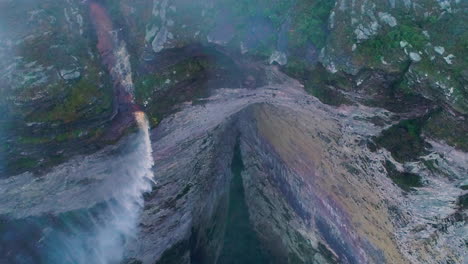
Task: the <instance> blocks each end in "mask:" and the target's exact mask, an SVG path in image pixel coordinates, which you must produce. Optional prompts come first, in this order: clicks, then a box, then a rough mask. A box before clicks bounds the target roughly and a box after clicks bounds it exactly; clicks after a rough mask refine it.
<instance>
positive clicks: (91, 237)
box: [39, 112, 153, 264]
mask: <svg viewBox="0 0 468 264" xmlns="http://www.w3.org/2000/svg"><path fill="white" fill-rule="evenodd" d="M135 118H136V120H137V123H138V126H139V129H138V132H137V133H136V134H135V135H131V136H129V138H128V140H126V142H124V144H122V146H119V147H118V149H117V151H116V153H115V154H114V155H110V156H108V157H107V158H106V159H104V160H102V161H100V162H99V163H98V164H93V166H91V167H87V168H83V169H84V170H86V173H97V174H98V175H99V176H97V177H96V176H95V175H94V178H100V179H102V178H104V180H103V181H102V182H101V183H99V185H98V187H97V188H91V189H90V190H89V192H90V193H89V194H84V195H90V196H92V195H93V193H92V192H99V193H101V194H102V195H105V196H106V197H108V198H107V199H106V200H105V202H103V203H102V202H101V203H100V204H97V205H95V206H94V207H93V208H90V209H88V210H82V209H80V210H78V211H75V212H72V213H64V214H61V215H59V219H58V221H57V220H55V222H58V224H57V223H54V224H52V225H46V227H45V228H43V230H44V231H43V234H44V235H43V237H42V238H41V241H40V243H39V245H40V247H42V252H41V253H40V254H41V255H43V256H44V257H43V258H42V259H43V260H44V262H45V263H51V264H59V263H76V264H87V263H93V264H111V263H120V261H121V260H122V257H123V250H124V247H125V243H126V242H127V241H129V240H130V239H131V238H133V237H134V236H135V234H136V232H137V230H136V229H137V224H138V216H139V214H140V212H141V209H142V207H143V202H144V200H143V194H144V193H145V192H148V191H150V190H151V187H152V181H153V174H152V166H153V158H152V150H151V142H150V136H149V126H148V122H147V120H146V117H145V115H144V113H142V112H136V113H135ZM87 165H89V164H87ZM103 174H105V175H103ZM69 191H72V190H69Z"/></svg>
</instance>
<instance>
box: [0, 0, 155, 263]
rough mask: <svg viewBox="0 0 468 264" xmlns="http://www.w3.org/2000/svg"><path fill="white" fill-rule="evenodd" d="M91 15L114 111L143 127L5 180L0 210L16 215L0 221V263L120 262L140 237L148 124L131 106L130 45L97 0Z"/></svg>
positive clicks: (0, 184)
mask: <svg viewBox="0 0 468 264" xmlns="http://www.w3.org/2000/svg"><path fill="white" fill-rule="evenodd" d="M90 13H91V16H92V18H93V19H94V24H95V28H96V32H97V35H98V45H97V48H98V51H99V53H100V54H101V58H102V61H103V64H104V65H105V66H107V68H108V70H109V72H110V74H111V76H112V79H113V82H114V92H115V97H116V100H115V103H116V105H117V107H116V111H118V113H119V115H120V117H122V116H124V118H123V120H127V121H128V120H131V122H133V123H136V125H137V127H138V131H137V133H135V134H132V135H129V136H126V137H125V138H124V139H122V140H121V141H120V143H118V144H117V145H115V146H109V147H107V148H105V149H104V150H102V151H100V152H98V153H96V154H93V155H90V156H87V157H81V158H77V159H74V160H72V161H70V162H67V163H66V164H62V165H60V166H58V167H57V168H55V169H54V170H52V171H51V172H50V173H48V174H47V175H45V176H43V177H41V178H35V177H33V176H32V175H30V174H27V173H26V174H23V175H19V176H16V177H12V178H9V179H6V180H0V203H1V204H2V207H0V215H9V216H11V217H12V219H10V220H9V221H7V224H5V225H3V226H2V225H0V256H5V259H0V262H1V263H3V262H2V261H6V262H7V263H27V264H29V263H47V264H63V263H73V264H114V263H120V262H121V261H122V259H123V257H124V256H123V251H124V248H125V245H126V243H128V242H129V241H130V240H131V239H132V238H133V237H134V236H135V234H136V231H137V230H136V229H137V224H138V217H139V214H140V212H141V209H142V207H143V202H144V200H143V194H144V193H145V192H148V191H150V190H151V188H152V184H153V174H152V167H153V158H152V149H151V142H150V135H149V125H148V121H147V118H146V116H145V114H144V113H143V112H141V111H139V110H138V107H137V106H136V105H135V104H134V99H133V82H132V76H131V66H130V60H129V54H128V52H127V50H126V48H125V43H124V42H123V41H122V40H119V37H118V33H117V32H116V31H114V30H113V28H112V23H111V20H110V18H109V17H108V15H107V13H106V11H105V9H104V8H103V7H102V6H101V5H100V4H99V3H97V2H92V1H91V2H90ZM121 120H122V119H116V122H121ZM0 220H2V219H0ZM2 230H3V231H5V232H3V231H2Z"/></svg>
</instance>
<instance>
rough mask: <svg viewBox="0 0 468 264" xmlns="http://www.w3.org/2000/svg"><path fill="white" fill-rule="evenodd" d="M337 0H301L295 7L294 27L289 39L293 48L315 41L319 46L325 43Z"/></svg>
mask: <svg viewBox="0 0 468 264" xmlns="http://www.w3.org/2000/svg"><path fill="white" fill-rule="evenodd" d="M334 4H335V2H334V1H329V0H314V1H310V0H300V1H297V3H296V6H295V7H294V16H293V29H292V30H291V31H290V33H289V34H290V36H289V39H290V41H291V44H292V46H293V48H301V47H304V46H305V45H306V44H307V43H309V42H310V43H313V44H314V45H315V46H316V47H317V48H322V47H323V46H324V45H325V40H326V36H327V31H326V25H327V21H328V17H329V16H330V13H331V10H332V9H333V7H334Z"/></svg>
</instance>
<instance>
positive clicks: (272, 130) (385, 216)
mask: <svg viewBox="0 0 468 264" xmlns="http://www.w3.org/2000/svg"><path fill="white" fill-rule="evenodd" d="M280 79H281V78H280ZM376 110H377V109H369V108H362V107H345V108H339V109H336V108H335V109H334V108H331V107H327V106H325V105H322V104H320V103H319V102H318V101H317V100H316V99H315V98H313V97H308V96H306V95H305V94H304V93H303V92H302V91H301V88H300V87H299V85H298V84H297V83H295V82H291V81H285V82H284V83H282V84H280V85H270V86H266V87H264V88H259V89H256V90H250V91H249V90H244V89H240V90H232V89H224V90H220V91H219V92H218V93H217V94H216V95H214V96H213V97H211V98H209V99H208V100H207V101H206V104H205V105H203V106H186V107H185V109H183V110H182V111H181V112H179V113H178V114H176V115H174V116H173V117H171V118H169V119H166V120H165V121H163V122H162V123H161V124H160V126H159V127H158V128H157V129H156V130H155V131H154V133H153V137H152V141H153V142H154V143H153V150H154V159H155V162H156V167H155V171H154V173H155V177H156V179H157V181H158V183H157V185H156V187H155V189H154V190H153V191H152V192H151V193H150V194H148V196H147V197H146V204H145V210H144V211H143V214H142V222H141V231H140V233H139V236H138V238H137V239H136V241H134V242H132V243H130V246H129V249H128V256H129V257H130V258H131V259H133V260H138V261H142V262H143V263H153V262H154V261H155V260H158V259H159V261H157V262H156V263H232V261H234V260H232V259H229V258H227V257H226V254H223V249H222V246H223V245H226V243H227V241H229V240H227V239H229V233H230V232H231V231H230V229H229V228H230V227H229V220H228V219H229V214H230V212H231V209H232V207H233V205H232V204H231V203H230V197H231V196H233V195H238V194H236V192H235V191H233V190H232V187H230V185H233V184H236V180H235V179H236V170H235V169H233V168H232V167H233V166H234V167H235V166H236V164H234V163H235V159H233V157H235V155H236V154H235V153H236V148H238V151H239V153H240V154H238V155H239V156H240V157H239V158H240V159H241V161H242V164H243V166H242V170H241V177H242V187H243V192H244V195H245V196H244V197H243V199H244V200H245V204H246V207H247V210H248V215H247V216H245V215H243V214H238V219H236V221H239V222H241V221H243V220H245V219H242V218H241V216H244V217H248V223H249V225H250V228H251V229H252V230H254V234H255V236H256V239H258V240H259V241H260V245H261V252H263V254H265V255H266V256H269V257H270V259H272V260H273V263H407V262H414V263H439V261H441V260H442V259H445V260H448V259H451V260H453V261H461V260H462V258H463V256H462V255H463V253H462V252H463V251H464V249H463V248H464V246H463V242H462V240H463V239H462V240H459V241H458V240H454V241H458V242H456V243H454V244H452V245H447V246H448V247H444V248H438V247H437V246H431V245H435V244H437V243H440V242H435V241H443V240H444V239H445V238H448V237H449V236H455V233H452V232H451V231H450V232H449V233H443V232H442V231H438V230H436V229H432V230H426V229H425V228H423V230H417V229H415V228H416V227H417V226H420V227H421V226H424V225H425V224H424V223H428V222H427V221H437V220H435V219H444V218H447V217H448V218H450V217H451V215H452V214H454V213H455V212H456V210H457V209H456V207H452V208H451V209H450V206H449V207H445V209H442V208H440V211H438V210H439V209H437V212H434V213H435V214H434V215H431V216H429V217H428V216H427V215H426V216H423V215H420V216H416V215H415V214H419V213H417V212H418V210H420V209H416V208H418V206H414V207H413V206H411V205H410V204H411V203H414V202H415V201H420V202H422V200H420V199H421V198H422V197H423V196H424V195H425V194H424V193H426V191H421V193H418V194H413V195H411V196H410V197H406V198H405V197H404V196H402V195H401V190H400V189H399V188H398V187H397V186H396V185H393V184H392V183H391V180H390V179H389V178H388V177H387V176H386V174H387V173H388V172H387V170H386V168H385V166H384V164H385V160H387V159H388V152H385V151H384V152H379V153H373V152H372V151H371V150H369V149H368V148H367V147H366V138H369V137H371V136H372V135H376V134H377V133H379V131H381V130H382V128H383V127H378V126H375V125H373V124H371V123H369V122H368V121H366V120H369V119H372V118H381V119H382V120H383V122H391V121H390V120H391V114H389V112H386V111H382V110H380V111H376ZM236 146H238V147H236ZM434 154H435V153H434ZM435 155H437V154H435ZM461 155H462V156H460V158H461V160H459V161H458V162H460V163H458V165H457V166H458V169H456V170H460V171H459V173H462V174H463V173H466V168H464V167H463V166H464V165H463V162H464V161H466V154H461ZM453 162H455V161H453ZM455 163H457V162H455ZM396 164H398V163H396ZM398 166H401V165H398ZM457 166H454V167H453V168H457ZM433 177H434V178H433ZM460 177H461V178H459V180H460V179H462V178H463V177H464V176H461V175H460ZM427 180H431V181H432V180H434V181H442V182H445V183H443V184H442V185H441V186H438V187H436V186H427V188H428V189H427V193H431V197H433V198H434V199H435V200H439V199H441V200H444V199H449V200H452V201H455V200H456V196H457V193H458V194H460V193H461V192H460V191H456V192H453V194H454V196H452V197H451V198H449V197H444V196H445V195H444V194H442V193H443V189H444V188H446V187H442V186H447V185H446V184H449V183H448V182H446V181H445V180H443V178H440V176H435V175H433V176H430V177H428V178H427ZM459 180H455V179H454V181H453V183H452V184H456V182H458V181H459ZM449 185H450V184H449ZM452 188H455V187H452ZM437 192H440V193H439V194H436V193H437ZM426 195H427V194H426ZM432 195H433V196H432ZM237 198H238V196H237ZM241 198H242V197H241ZM403 204H407V205H403ZM446 206H448V205H446ZM397 208H398V209H397ZM434 209H435V207H434ZM232 210H234V209H232ZM462 214H464V213H462ZM463 217H465V216H463ZM429 219H431V220H429ZM442 221H446V220H442ZM174 223H177V224H174ZM452 224H453V226H452V228H454V229H453V230H462V229H459V228H463V227H462V226H463V225H464V224H463V222H453V223H452ZM446 230H447V229H446ZM238 231H239V232H241V231H242V230H238ZM455 232H458V231H455ZM430 233H432V235H429V234H430ZM423 234H424V235H423ZM421 235H423V236H426V235H427V236H426V238H422V237H420V236H421ZM433 236H437V237H439V238H438V239H436V240H435V241H433V240H432V238H430V237H433ZM463 236H465V235H463ZM238 237H242V235H238ZM402 237H405V238H404V239H402ZM444 237H445V238H444ZM226 240H227V241H226ZM236 242H237V243H243V242H240V241H236ZM434 242H435V244H434ZM228 245H229V246H231V247H234V248H235V247H236V244H235V243H234V244H233V243H231V244H228ZM422 245H424V246H422ZM421 246H422V247H421ZM410 252H411V253H410ZM435 252H437V253H435ZM442 252H444V253H442ZM259 255H260V254H259ZM442 255H444V257H441V256H442ZM247 263H250V262H247ZM258 263H263V262H261V261H259V262H258ZM265 263H269V262H265Z"/></svg>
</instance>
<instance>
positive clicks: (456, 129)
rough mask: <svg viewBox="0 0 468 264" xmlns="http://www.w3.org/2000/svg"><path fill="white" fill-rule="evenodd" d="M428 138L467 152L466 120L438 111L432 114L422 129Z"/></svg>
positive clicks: (467, 129)
mask: <svg viewBox="0 0 468 264" xmlns="http://www.w3.org/2000/svg"><path fill="white" fill-rule="evenodd" d="M423 130H424V133H425V134H427V135H428V136H430V137H432V138H435V139H439V140H443V141H445V142H446V143H447V144H449V145H451V146H453V147H455V148H457V149H460V150H463V151H465V152H468V132H467V131H468V125H467V123H466V120H463V119H457V118H456V117H454V116H453V115H452V114H450V113H448V112H446V111H443V110H440V111H438V112H435V113H434V114H432V115H431V116H430V117H429V119H428V121H427V123H426V124H425V125H424V127H423Z"/></svg>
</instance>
